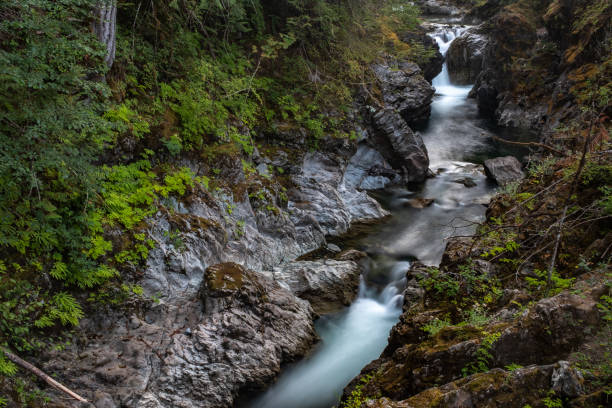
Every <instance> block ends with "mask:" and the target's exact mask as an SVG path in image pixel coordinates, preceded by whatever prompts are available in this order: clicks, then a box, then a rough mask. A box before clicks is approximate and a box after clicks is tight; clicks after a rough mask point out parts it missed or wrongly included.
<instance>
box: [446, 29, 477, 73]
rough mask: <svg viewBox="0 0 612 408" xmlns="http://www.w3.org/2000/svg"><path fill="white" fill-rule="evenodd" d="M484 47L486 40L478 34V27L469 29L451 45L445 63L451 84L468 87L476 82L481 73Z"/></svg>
mask: <svg viewBox="0 0 612 408" xmlns="http://www.w3.org/2000/svg"><path fill="white" fill-rule="evenodd" d="M486 45H487V38H486V36H484V35H483V34H480V33H479V28H478V27H474V28H469V29H468V30H467V31H465V32H464V33H462V34H461V36H459V37H457V38H456V39H455V40H454V41H453V42H452V43H451V45H450V47H449V49H448V51H447V53H446V63H447V64H448V74H449V77H450V80H451V82H452V83H454V84H457V85H468V84H473V83H474V82H475V81H476V78H477V77H478V75H479V74H480V72H481V71H482V66H483V62H484V61H483V52H484V50H485V48H486Z"/></svg>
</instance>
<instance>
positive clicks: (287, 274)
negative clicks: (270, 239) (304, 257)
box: [266, 259, 361, 313]
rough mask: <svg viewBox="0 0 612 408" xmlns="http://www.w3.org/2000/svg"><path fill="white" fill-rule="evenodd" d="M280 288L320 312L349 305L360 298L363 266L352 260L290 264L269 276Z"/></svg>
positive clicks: (278, 268)
mask: <svg viewBox="0 0 612 408" xmlns="http://www.w3.org/2000/svg"><path fill="white" fill-rule="evenodd" d="M266 274H267V275H268V276H270V277H271V278H272V279H273V280H274V281H276V282H277V283H279V284H280V285H281V286H283V287H286V288H287V289H289V290H290V291H291V292H293V293H295V294H296V295H297V296H299V297H300V298H302V299H306V300H308V301H309V302H310V304H311V305H312V307H313V309H314V310H315V312H317V313H330V312H334V311H338V310H339V309H341V308H342V307H343V306H348V305H349V304H351V302H352V301H353V300H354V299H355V297H356V296H357V292H358V290H359V277H360V275H361V267H360V266H359V264H357V263H356V262H353V261H338V260H331V259H327V260H321V261H312V262H311V261H301V262H291V263H290V264H288V265H285V266H281V267H277V268H274V270H273V271H272V272H269V273H266Z"/></svg>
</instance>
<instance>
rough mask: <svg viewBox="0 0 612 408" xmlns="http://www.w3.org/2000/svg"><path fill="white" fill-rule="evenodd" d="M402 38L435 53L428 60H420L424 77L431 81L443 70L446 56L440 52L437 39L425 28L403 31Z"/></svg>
mask: <svg viewBox="0 0 612 408" xmlns="http://www.w3.org/2000/svg"><path fill="white" fill-rule="evenodd" d="M421 30H422V31H421ZM400 38H401V39H402V41H403V42H405V43H408V44H413V43H417V44H421V45H423V47H424V48H425V51H427V52H430V53H432V54H433V56H432V57H431V58H429V59H428V60H427V61H424V62H419V66H420V67H421V70H422V71H423V77H424V78H425V79H426V80H427V81H429V83H431V80H432V79H434V78H435V77H436V76H438V74H439V73H440V72H441V71H442V65H444V56H443V55H442V54H441V53H440V48H439V47H438V43H437V42H436V40H434V39H433V38H432V37H430V36H429V35H428V34H427V32H426V30H425V29H424V28H423V29H419V30H418V31H417V32H416V33H414V32H406V33H402V34H401V36H400Z"/></svg>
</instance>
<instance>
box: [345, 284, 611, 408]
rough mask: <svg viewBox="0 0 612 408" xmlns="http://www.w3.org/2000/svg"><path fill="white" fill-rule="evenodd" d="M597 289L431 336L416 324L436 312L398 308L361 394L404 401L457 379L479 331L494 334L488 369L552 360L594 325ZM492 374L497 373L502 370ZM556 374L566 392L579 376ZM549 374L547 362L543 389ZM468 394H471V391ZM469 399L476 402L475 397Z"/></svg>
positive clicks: (479, 338)
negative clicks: (514, 316) (504, 319)
mask: <svg viewBox="0 0 612 408" xmlns="http://www.w3.org/2000/svg"><path fill="white" fill-rule="evenodd" d="M601 291H602V287H595V288H593V289H591V290H590V291H588V292H585V293H583V294H582V295H581V296H577V295H572V294H569V293H561V294H559V295H557V296H554V297H551V298H546V299H542V300H540V301H539V302H537V303H536V304H534V305H533V306H532V307H530V308H529V309H528V310H527V311H526V312H524V313H523V314H521V315H520V316H519V317H518V318H517V319H516V320H514V321H512V322H511V323H503V324H500V323H499V322H490V323H489V326H488V327H485V328H484V329H482V330H481V329H480V328H476V327H471V326H448V327H445V328H443V329H442V330H440V332H439V333H437V334H436V335H435V336H433V338H432V337H430V336H428V335H427V334H426V333H424V331H423V329H422V327H423V326H424V325H425V324H427V323H428V322H429V321H431V319H433V318H435V317H438V316H440V313H441V312H442V311H440V310H429V311H421V312H419V311H418V310H419V309H416V310H415V309H414V308H408V309H404V313H403V315H402V316H401V317H400V322H399V323H398V324H397V325H396V326H394V327H393V329H392V330H391V334H390V337H389V345H388V347H387V349H385V351H384V353H383V355H382V356H381V357H380V358H379V359H378V360H375V361H373V362H372V363H370V364H369V365H368V366H367V367H365V368H364V369H363V371H362V374H361V375H362V376H365V375H367V374H368V373H376V375H375V376H374V377H373V379H372V380H371V381H370V382H369V383H368V384H367V385H366V386H364V392H365V393H366V395H377V394H378V395H381V396H383V397H389V398H391V399H394V400H404V399H407V398H410V397H412V396H415V395H416V394H418V393H421V392H423V391H425V390H427V389H428V388H432V387H436V385H437V384H447V383H451V382H453V381H457V380H458V379H459V378H461V377H462V370H463V368H464V367H466V366H467V365H468V364H470V363H473V362H474V361H476V360H475V359H476V351H477V350H478V349H479V347H480V345H481V342H482V336H483V334H482V333H483V330H484V332H488V333H493V332H496V333H499V338H498V339H497V341H495V342H494V343H493V345H492V347H491V349H490V350H489V353H490V356H491V358H490V364H489V366H490V367H505V366H507V365H509V364H521V365H529V364H552V363H553V362H556V361H558V360H559V358H562V357H563V356H565V355H567V354H568V353H569V352H571V351H573V350H575V349H576V347H578V346H579V345H580V344H581V342H583V341H584V340H585V338H586V337H587V336H588V335H589V334H588V333H589V330H588V329H586V328H589V327H590V328H594V327H597V326H598V324H599V323H600V317H599V312H598V308H597V302H598V299H599V296H600V295H601ZM493 371H496V370H493ZM493 371H492V372H493ZM497 372H498V373H500V374H501V373H503V370H498V371H497ZM558 373H559V376H558V377H559V379H558V380H557V381H556V384H557V385H558V386H559V387H560V389H562V388H563V387H564V386H565V387H566V389H567V392H568V393H575V392H577V389H578V386H577V385H576V384H577V383H579V382H580V379H579V377H578V376H577V375H575V374H573V373H572V372H570V371H568V370H565V369H563V368H562V366H559V369H558ZM551 374H552V366H551V369H550V374H547V375H548V376H547V377H546V378H545V381H546V384H547V386H546V389H549V388H550V384H551V382H550V381H551V377H550V375H551ZM542 381H544V379H543V380H542ZM357 383H358V379H355V380H353V381H352V382H351V384H350V385H349V387H347V388H346V389H345V393H344V395H345V397H346V396H347V395H348V394H349V393H350V391H351V390H352V389H353V388H352V387H354V386H355V385H356V384H357ZM435 389H436V388H432V390H435ZM450 389H451V390H452V389H456V388H450ZM427 392H430V390H428V391H425V393H424V394H425V395H428V394H426V393H427ZM512 392H513V391H512ZM470 395H471V396H472V397H474V395H475V394H470ZM429 396H430V397H431V394H429ZM455 397H458V395H456V394H453V395H452V398H455ZM479 398H482V396H479ZM451 401H455V400H448V402H449V403H450V402H451ZM473 403H474V406H479V404H478V403H477V401H473ZM416 406H429V405H416ZM434 406H435V405H434ZM441 406H446V405H441ZM449 406H455V405H452V404H451V405H449ZM499 406H505V405H499ZM512 406H514V405H512ZM519 407H522V405H520V406H519Z"/></svg>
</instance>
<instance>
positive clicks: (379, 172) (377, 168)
mask: <svg viewBox="0 0 612 408" xmlns="http://www.w3.org/2000/svg"><path fill="white" fill-rule="evenodd" d="M400 181H401V176H400V174H399V173H398V172H397V171H395V170H393V168H392V167H391V165H390V164H389V163H388V162H387V161H386V160H385V158H384V157H383V156H382V155H381V154H380V153H379V152H378V151H377V150H375V149H373V148H372V147H370V146H368V145H366V144H360V145H359V146H358V147H357V151H356V152H355V154H354V155H353V157H351V159H350V160H349V163H348V165H347V167H346V171H345V172H344V184H345V185H346V186H348V187H352V188H355V189H362V190H378V189H382V188H385V187H386V186H388V185H390V184H396V183H399V182H400Z"/></svg>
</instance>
